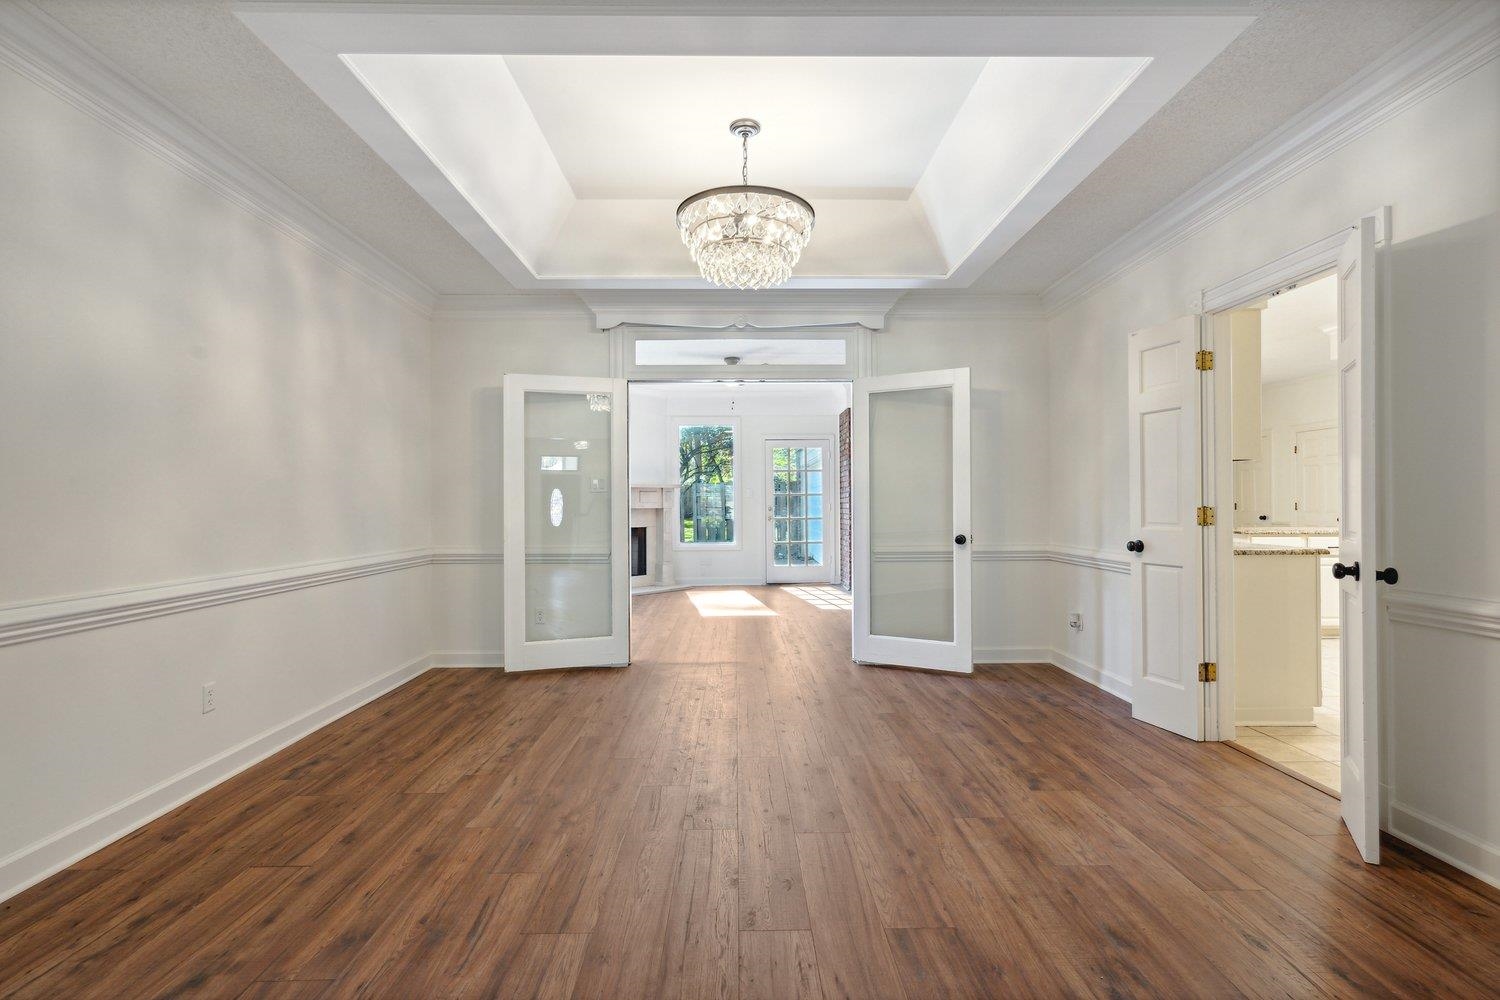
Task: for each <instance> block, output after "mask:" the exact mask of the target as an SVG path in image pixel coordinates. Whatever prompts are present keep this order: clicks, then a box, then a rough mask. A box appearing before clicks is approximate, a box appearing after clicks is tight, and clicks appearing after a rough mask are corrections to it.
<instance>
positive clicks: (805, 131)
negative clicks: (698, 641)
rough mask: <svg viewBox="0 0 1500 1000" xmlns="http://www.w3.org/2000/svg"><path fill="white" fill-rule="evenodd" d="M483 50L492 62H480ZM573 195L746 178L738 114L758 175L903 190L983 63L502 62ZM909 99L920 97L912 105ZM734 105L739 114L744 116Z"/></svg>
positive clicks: (819, 189) (818, 190) (785, 181)
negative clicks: (751, 122) (756, 128)
mask: <svg viewBox="0 0 1500 1000" xmlns="http://www.w3.org/2000/svg"><path fill="white" fill-rule="evenodd" d="M471 58H483V57H471ZM504 61H505V64H506V66H507V67H508V68H509V70H510V74H511V76H512V77H513V78H514V80H515V82H516V86H517V87H518V88H519V89H520V91H521V95H522V97H523V98H524V99H525V102H526V105H527V107H528V108H530V110H531V114H532V116H533V117H534V118H535V120H536V123H537V126H538V127H539V128H540V129H541V133H542V135H543V137H544V138H545V139H546V142H547V145H548V147H549V148H550V149H551V151H552V155H553V156H554V157H556V159H557V164H558V166H559V167H560V168H561V169H562V172H563V175H564V176H565V177H566V178H567V180H568V184H569V186H570V187H571V188H572V189H573V194H574V196H575V197H577V198H660V199H668V200H670V201H671V202H672V204H673V205H674V206H675V205H676V203H677V202H679V201H681V200H682V199H683V197H685V196H686V195H688V194H690V193H692V192H693V191H698V190H702V189H703V188H708V187H717V186H718V185H721V184H729V183H738V178H739V175H740V142H739V139H737V138H736V137H734V136H733V135H730V133H729V122H730V121H731V120H732V119H735V118H747V117H753V118H756V119H758V120H759V121H760V122H761V124H762V125H763V126H764V131H763V132H762V133H761V134H760V135H758V136H756V137H755V138H753V139H751V140H750V177H751V183H759V184H769V185H772V186H774V187H785V188H793V189H794V190H796V192H797V193H798V194H801V195H803V196H804V197H811V198H819V197H823V196H837V197H850V196H853V195H855V194H858V195H862V196H864V197H868V198H905V197H906V196H907V195H909V194H910V193H911V189H912V188H914V187H915V186H916V184H917V181H919V180H921V178H922V171H923V170H925V169H926V167H927V164H928V162H929V161H930V160H931V159H932V156H933V154H934V153H935V152H936V150H937V147H938V143H940V142H941V141H942V139H943V136H944V134H945V133H947V131H948V127H949V126H950V125H951V124H952V123H953V119H954V117H955V116H956V115H957V114H958V111H959V108H960V107H961V106H962V105H963V102H964V99H965V98H967V97H968V96H969V91H970V90H971V89H973V86H974V82H975V80H976V79H977V78H978V76H979V74H980V72H981V71H982V70H983V69H984V65H985V60H984V59H977V58H896V57H886V58H880V57H874V58H823V59H806V58H792V57H775V56H761V57H746V58H739V59H735V60H734V62H733V65H732V69H730V68H729V67H727V66H726V63H725V60H724V59H723V58H722V57H720V56H514V55H513V56H506V57H505V60H504ZM914 97H915V98H916V99H914ZM735 109H738V111H736V110H735Z"/></svg>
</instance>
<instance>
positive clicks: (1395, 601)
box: [1385, 590, 1500, 639]
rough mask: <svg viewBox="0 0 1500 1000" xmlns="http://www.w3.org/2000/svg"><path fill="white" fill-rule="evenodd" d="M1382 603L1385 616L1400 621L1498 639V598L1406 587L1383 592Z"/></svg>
mask: <svg viewBox="0 0 1500 1000" xmlns="http://www.w3.org/2000/svg"><path fill="white" fill-rule="evenodd" d="M1385 606H1386V615H1387V617H1389V618H1390V620H1391V621H1393V622H1399V623H1400V624H1402V625H1420V626H1423V627H1425V628H1435V629H1441V630H1443V631H1446V632H1464V633H1467V634H1469V635H1477V636H1479V637H1480V638H1482V639H1500V601H1485V600H1477V599H1475V598H1472V597H1452V596H1449V595H1447V594H1426V593H1422V592H1421V591H1410V590H1407V591H1401V592H1399V593H1397V592H1395V591H1392V592H1391V593H1389V594H1387V595H1386V598H1385Z"/></svg>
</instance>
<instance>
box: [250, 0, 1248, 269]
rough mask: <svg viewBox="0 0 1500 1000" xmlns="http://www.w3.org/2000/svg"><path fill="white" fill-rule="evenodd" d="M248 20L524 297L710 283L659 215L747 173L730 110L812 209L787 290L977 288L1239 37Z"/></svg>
mask: <svg viewBox="0 0 1500 1000" xmlns="http://www.w3.org/2000/svg"><path fill="white" fill-rule="evenodd" d="M239 16H240V18H241V19H242V20H243V21H244V22H245V23H246V24H247V25H248V26H249V27H250V28H251V29H252V30H253V31H255V32H256V33H257V34H258V35H259V36H260V37H261V38H262V40H264V41H265V42H266V44H267V45H268V46H269V47H270V48H271V49H272V50H273V51H275V52H276V53H277V54H278V55H280V56H281V57H282V58H283V59H284V60H285V61H286V62H287V64H288V65H289V66H290V67H291V68H292V69H293V70H294V71H295V72H296V73H297V74H298V75H299V76H300V77H301V78H302V79H303V80H304V81H305V82H306V83H307V84H308V85H309V86H310V87H311V88H312V89H313V90H314V91H315V92H316V93H317V94H318V95H319V96H320V97H322V98H323V99H324V101H325V102H326V103H327V104H328V106H329V107H331V108H332V109H333V110H334V111H335V112H337V113H338V114H339V115H340V117H342V118H343V119H344V121H345V122H347V123H348V124H349V126H350V127H352V128H353V129H354V130H355V131H356V132H357V133H358V134H359V135H360V136H361V137H362V138H363V139H364V140H365V141H366V142H367V143H369V145H370V146H371V147H372V148H373V149H374V150H375V151H376V152H378V153H379V154H380V155H381V156H382V157H384V159H385V160H386V161H387V162H388V163H389V164H390V165H391V166H392V167H393V168H394V169H395V170H396V171H397V172H398V173H399V174H401V175H402V176H403V177H404V178H406V180H407V181H408V182H409V183H410V184H411V185H412V187H413V188H414V189H415V190H416V191H418V193H420V194H422V195H423V197H424V198H426V199H427V201H428V202H429V203H430V204H431V205H432V206H433V207H434V208H435V209H436V210H437V211H438V212H439V213H440V214H441V215H442V216H443V217H444V218H446V219H448V221H449V222H450V223H451V224H452V225H453V226H454V228H455V229H456V230H457V231H458V232H459V233H460V234H462V235H463V236H464V237H465V238H466V239H467V240H468V241H469V242H470V243H471V244H473V246H474V247H475V248H476V249H477V250H478V251H479V252H480V253H481V254H482V255H483V256H484V257H485V258H486V259H487V260H489V261H490V262H491V263H492V264H493V265H494V266H495V268H496V270H497V271H499V272H500V273H501V274H502V275H504V277H505V278H506V279H507V280H508V281H509V282H511V283H512V284H513V285H516V286H517V287H520V288H546V287H563V288H696V287H703V282H702V279H701V278H699V277H698V276H697V274H696V269H695V268H694V266H693V265H692V262H691V261H690V259H689V258H688V255H687V253H686V252H685V250H684V249H683V248H682V246H681V244H680V241H679V239H678V236H677V233H676V229H675V226H674V224H673V212H674V210H675V208H676V206H677V203H678V202H679V201H680V200H681V199H682V198H684V197H686V196H687V195H689V194H691V193H692V192H694V191H697V190H701V189H703V188H705V187H714V186H718V185H722V184H725V183H734V182H735V181H736V180H737V179H738V178H737V177H736V174H737V173H738V171H737V170H736V169H735V167H736V166H737V165H738V164H737V162H736V161H737V159H738V157H737V156H736V155H735V154H736V152H737V150H736V149H735V145H736V144H735V142H734V140H733V137H732V136H730V135H728V134H727V133H728V128H727V126H728V123H729V121H730V120H732V119H734V118H736V117H740V116H751V117H755V118H758V119H760V120H761V121H762V122H763V123H764V124H765V125H766V127H767V132H766V134H765V137H764V139H762V138H761V137H757V138H756V140H755V141H754V143H753V145H754V147H755V158H754V160H753V163H754V167H755V173H754V175H753V178H752V179H753V180H754V181H756V182H759V183H763V184H770V185H773V186H783V187H788V188H793V189H801V188H806V189H807V190H806V191H805V194H806V195H807V196H809V197H812V198H815V199H816V201H815V207H816V208H817V210H818V225H817V229H816V231H815V233H814V236H813V243H812V246H811V247H810V248H809V249H808V250H807V251H806V252H805V253H804V255H803V259H802V262H801V263H800V264H799V266H798V268H797V271H796V273H795V275H794V277H793V279H792V281H791V282H790V283H789V285H790V287H806V288H911V287H940V286H956V287H960V288H962V287H967V286H968V285H969V284H970V283H972V282H973V281H974V279H975V278H977V277H978V276H979V275H981V274H982V273H983V272H984V271H985V270H986V269H988V268H989V267H990V266H991V265H992V264H993V263H994V262H995V261H996V260H997V259H999V257H1000V256H1002V255H1003V254H1004V253H1005V251H1006V250H1007V249H1009V247H1010V246H1011V245H1013V244H1014V243H1015V242H1016V241H1017V240H1018V239H1020V238H1021V237H1022V236H1023V235H1024V234H1025V233H1026V231H1027V230H1028V229H1029V228H1030V227H1031V226H1032V225H1033V224H1034V223H1035V222H1036V221H1037V220H1038V219H1040V218H1042V217H1043V216H1044V215H1045V214H1046V212H1047V211H1048V210H1049V209H1050V208H1051V207H1052V206H1053V205H1054V204H1056V203H1057V201H1059V200H1060V199H1061V198H1062V197H1063V196H1064V195H1066V194H1067V192H1068V191H1069V190H1071V189H1072V188H1073V187H1074V186H1075V185H1076V184H1077V183H1078V181H1080V180H1081V179H1082V178H1083V177H1085V176H1087V174H1088V173H1089V172H1090V171H1091V170H1092V169H1093V168H1094V167H1095V166H1097V165H1098V164H1099V163H1100V162H1102V161H1103V160H1104V159H1105V158H1106V157H1107V156H1108V155H1109V154H1110V153H1111V152H1113V151H1114V150H1115V149H1116V148H1117V147H1118V146H1119V145H1120V144H1121V143H1123V142H1124V141H1126V140H1127V139H1128V138H1129V136H1130V135H1131V134H1132V133H1133V132H1134V131H1135V130H1136V129H1137V128H1139V127H1140V125H1141V124H1142V123H1144V122H1145V121H1146V120H1147V119H1148V118H1149V117H1150V116H1151V114H1153V113H1154V112H1155V111H1156V110H1157V109H1159V108H1160V107H1161V106H1162V105H1163V104H1165V103H1166V102H1167V101H1168V100H1170V99H1171V97H1172V95H1173V94H1174V93H1176V91H1177V90H1178V89H1179V88H1180V87H1181V86H1182V85H1183V84H1184V83H1186V82H1187V80H1189V79H1190V78H1191V77H1192V76H1193V75H1194V74H1195V73H1197V72H1198V70H1200V69H1201V68H1202V67H1203V66H1204V65H1206V64H1207V63H1208V62H1209V61H1210V60H1211V59H1213V57H1214V56H1215V55H1217V54H1218V53H1219V52H1220V51H1221V50H1222V49H1223V48H1224V46H1225V45H1227V44H1228V43H1229V42H1230V41H1231V40H1232V39H1233V38H1234V36H1235V35H1236V34H1238V33H1239V32H1240V31H1241V30H1243V28H1244V27H1245V26H1246V25H1247V24H1249V22H1250V20H1251V19H1250V18H1248V17H1246V16H1243V15H1238V14H1234V13H1227V14H1224V15H1216V16H1204V15H1201V14H1197V13H1187V14H1181V15H1178V14H1162V13H1155V14H1151V15H1131V14H1115V15H1112V16H1097V17H1095V16H1080V15H1078V14H1076V13H1064V14H1059V15H1056V16H1038V15H1035V14H1027V15H1007V14H1003V13H1000V14H989V15H983V16H972V17H966V18H933V17H921V16H907V17H892V16H885V17H860V16H846V17H840V18H827V19H816V18H810V19H799V20H798V21H797V22H796V27H795V30H789V28H790V27H791V22H789V21H788V19H786V18H785V17H779V18H766V17H757V16H750V15H747V16H739V15H728V14H721V15H719V16H699V15H684V16H665V15H663V16H660V17H656V18H650V19H645V18H636V19H622V18H620V17H618V16H613V15H609V14H598V13H583V12H567V11H563V12H559V13H557V14H552V13H550V12H549V13H547V14H537V13H534V12H532V11H529V10H527V11H517V10H511V9H505V8H494V7H490V6H484V7H475V8H466V9H464V10H463V11H462V12H459V13H455V12H453V11H451V10H446V9H445V10H443V11H439V12H434V11H430V10H426V9H424V10H423V11H422V12H421V14H420V15H419V14H417V13H414V12H412V11H410V10H407V9H405V8H401V7H373V8H372V7H369V6H368V5H357V6H349V7H340V6H338V5H333V6H315V7H312V8H307V7H304V6H302V5H278V4H270V5H267V4H254V5H246V6H245V7H244V8H243V9H241V10H240V12H239ZM664 38H670V39H671V41H670V43H665V42H664V41H663V39H664ZM663 48H668V49H671V50H673V52H675V53H686V54H671V55H664V54H662V50H663ZM601 237H604V238H601Z"/></svg>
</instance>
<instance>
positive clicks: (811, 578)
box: [761, 436, 853, 584]
mask: <svg viewBox="0 0 1500 1000" xmlns="http://www.w3.org/2000/svg"><path fill="white" fill-rule="evenodd" d="M764 444H765V446H766V449H765V456H764V457H765V468H764V472H765V482H764V483H762V484H761V485H762V487H763V488H764V490H765V496H766V524H767V525H768V527H767V529H766V536H765V539H764V541H765V546H764V555H765V561H764V562H763V563H762V564H761V567H762V574H761V575H762V578H763V579H764V580H765V581H766V583H768V584H773V583H790V584H798V583H807V584H826V583H832V582H833V581H834V580H836V579H838V573H839V538H840V537H842V536H841V535H840V534H839V533H840V531H842V530H843V529H842V526H841V524H840V523H839V502H838V471H839V470H838V454H837V452H836V449H835V448H834V443H833V440H832V439H830V438H826V437H800V436H790V437H769V436H768V437H766V439H765V441H764ZM777 445H781V446H783V447H787V446H797V445H802V446H806V445H818V446H819V447H821V448H822V449H823V470H822V471H823V565H822V566H818V567H814V568H815V569H821V570H822V571H823V572H822V573H811V574H808V578H807V579H805V580H772V579H771V571H772V570H773V569H774V568H775V566H774V565H773V564H772V555H773V552H774V546H775V544H776V539H775V532H774V531H772V530H771V528H770V527H769V526H770V525H772V524H774V520H773V515H772V506H771V505H772V503H773V502H774V501H775V499H776V498H775V494H774V491H773V490H772V486H773V482H772V478H771V476H772V468H771V450H772V449H773V448H775V447H776V446H777ZM850 458H851V460H852V458H853V456H852V455H851V456H850ZM850 471H851V473H852V471H853V470H852V469H851V470H850ZM829 473H832V474H833V486H834V489H833V503H832V504H830V503H829V502H828V499H829V489H828V484H829ZM850 478H851V479H852V478H853V476H852V475H851V476H850ZM851 485H852V483H851Z"/></svg>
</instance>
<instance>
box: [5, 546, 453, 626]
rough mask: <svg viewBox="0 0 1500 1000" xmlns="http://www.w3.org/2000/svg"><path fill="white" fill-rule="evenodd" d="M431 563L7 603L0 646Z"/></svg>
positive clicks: (269, 574) (372, 558)
mask: <svg viewBox="0 0 1500 1000" xmlns="http://www.w3.org/2000/svg"><path fill="white" fill-rule="evenodd" d="M434 561H435V558H434V553H433V550H431V549H407V550H403V551H398V552H386V553H379V554H376V555H366V556H355V557H354V558H351V559H338V560H333V561H328V562H315V563H303V564H300V565H296V566H285V567H281V568H279V569H269V570H259V571H256V572H251V573H236V574H230V575H226V576H212V577H198V578H194V579H190V580H179V581H174V582H171V583H166V584H155V585H151V586H146V587H132V588H129V589H123V590H113V591H106V592H103V593H96V594H84V595H80V596H76V597H64V598H58V599H54V600H47V601H32V602H27V603H24V604H12V605H9V606H7V607H3V608H0V646H14V645H17V644H19V643H23V642H35V641H37V640H39V639H52V638H55V637H57V636H62V635H71V634H73V633H74V632H84V631H87V630H89V629H96V628H105V627H107V626H110V625H123V624H125V623H127V622H135V621H141V620H143V619H147V618H160V617H162V616H164V615H173V614H178V613H181V612H184V611H196V610H198V609H200V608H211V607H215V606H217V605H220V604H231V603H233V602H235V601H247V600H250V599H252V598H256V597H267V596H270V595H271V594H283V593H286V592H287V591H289V590H302V589H304V588H307V587H321V586H325V585H327V584H330V583H342V582H343V581H346V580H357V579H359V578H360V577H366V576H375V575H376V574H379V573H394V572H397V571H400V570H406V569H412V568H415V567H418V566H427V565H430V564H431V563H433V562H434Z"/></svg>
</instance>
